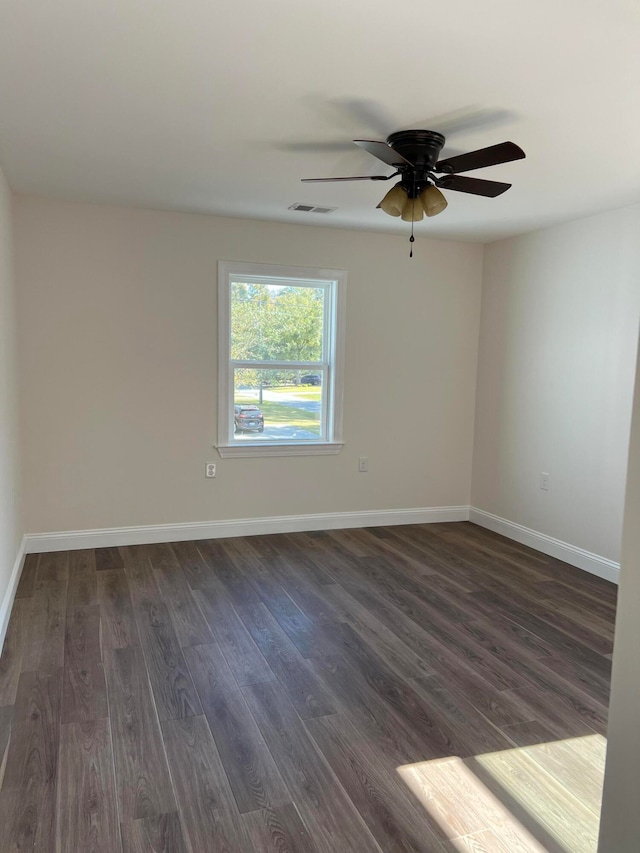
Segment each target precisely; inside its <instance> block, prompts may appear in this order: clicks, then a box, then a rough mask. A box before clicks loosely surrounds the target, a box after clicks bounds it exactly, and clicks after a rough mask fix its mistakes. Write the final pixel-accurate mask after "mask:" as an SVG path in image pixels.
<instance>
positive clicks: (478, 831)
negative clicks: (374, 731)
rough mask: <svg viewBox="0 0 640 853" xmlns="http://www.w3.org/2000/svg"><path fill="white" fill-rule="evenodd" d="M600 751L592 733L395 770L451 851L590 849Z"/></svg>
mask: <svg viewBox="0 0 640 853" xmlns="http://www.w3.org/2000/svg"><path fill="white" fill-rule="evenodd" d="M605 750H606V739H605V738H604V737H602V736H601V735H598V734H593V735H586V736H584V737H579V738H570V739H567V740H559V741H553V742H550V743H542V744H536V745H533V746H527V747H520V748H515V749H509V750H503V751H500V752H493V753H487V754H484V755H477V756H475V757H472V758H464V759H463V758H457V757H451V758H443V759H436V760H433V761H422V762H419V763H416V764H407V765H403V766H401V767H398V768H397V772H398V774H399V775H400V777H401V778H402V780H403V781H404V782H405V784H406V785H407V786H408V787H409V789H410V790H411V791H412V793H413V794H414V796H415V797H416V798H417V799H418V800H419V801H420V803H421V804H422V805H423V806H424V808H425V809H426V810H427V812H428V813H429V815H430V816H431V817H432V818H433V819H434V820H435V821H436V822H437V824H438V826H439V827H440V829H441V831H442V834H443V837H446V838H447V839H448V841H447V845H448V846H446V847H445V849H446V850H448V851H452V853H453V851H460V853H471V851H473V853H484V851H486V853H504V851H506V853H550V851H551V852H552V853H595V851H596V849H597V840H598V821H599V812H600V800H601V796H602V780H603V775H604V759H605Z"/></svg>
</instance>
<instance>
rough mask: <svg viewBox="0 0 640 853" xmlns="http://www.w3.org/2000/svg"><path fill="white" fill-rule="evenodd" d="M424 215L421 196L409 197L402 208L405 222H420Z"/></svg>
mask: <svg viewBox="0 0 640 853" xmlns="http://www.w3.org/2000/svg"><path fill="white" fill-rule="evenodd" d="M423 217H424V213H423V211H422V205H421V204H420V199H419V198H408V199H407V200H406V202H405V205H404V207H403V208H402V218H403V219H404V221H405V222H420V220H421V219H422V218H423Z"/></svg>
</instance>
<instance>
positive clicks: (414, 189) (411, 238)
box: [409, 172, 416, 258]
mask: <svg viewBox="0 0 640 853" xmlns="http://www.w3.org/2000/svg"><path fill="white" fill-rule="evenodd" d="M415 199H416V173H415V172H414V173H413V203H412V205H411V237H409V245H410V246H411V248H410V249H409V257H410V258H412V257H413V244H414V243H415V239H416V238H415V237H414V236H413V217H414V216H415V212H416V201H415Z"/></svg>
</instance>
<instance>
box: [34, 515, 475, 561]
mask: <svg viewBox="0 0 640 853" xmlns="http://www.w3.org/2000/svg"><path fill="white" fill-rule="evenodd" d="M468 520H469V507H468V506H442V507H425V508H421V509H384V510H371V511H360V512H337V513H321V514H317V515H279V516H273V517H272V518H236V519H229V520H225V521H197V522H186V523H184V524H158V525H148V526H145V527H109V528H104V529H102V530H67V531H63V532H60V533H28V534H27V535H26V537H25V540H26V553H27V554H39V553H42V552H43V551H75V550H78V549H79V548H107V547H110V546H118V545H151V544H153V543H156V542H181V541H188V540H192V539H221V538H226V537H231V536H256V535H258V534H265V533H299V532H303V531H309V530H338V529H341V528H347V527H386V526H389V525H394V524H427V523H429V522H440V521H468Z"/></svg>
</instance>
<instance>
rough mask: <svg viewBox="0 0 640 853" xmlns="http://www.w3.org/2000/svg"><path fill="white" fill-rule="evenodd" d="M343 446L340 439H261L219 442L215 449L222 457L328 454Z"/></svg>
mask: <svg viewBox="0 0 640 853" xmlns="http://www.w3.org/2000/svg"><path fill="white" fill-rule="evenodd" d="M343 447H344V442H341V441H323V442H304V443H303V442H300V443H299V444H282V443H280V442H278V443H277V444H276V443H275V442H272V443H270V442H266V441H261V442H260V443H258V442H256V443H255V444H249V443H246V444H245V443H242V444H219V445H217V447H216V449H217V451H218V453H219V454H220V456H221V457H222V458H223V459H227V458H231V457H234V456H241V457H248V456H329V455H335V454H337V453H340V451H341V450H342V448H343Z"/></svg>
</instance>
